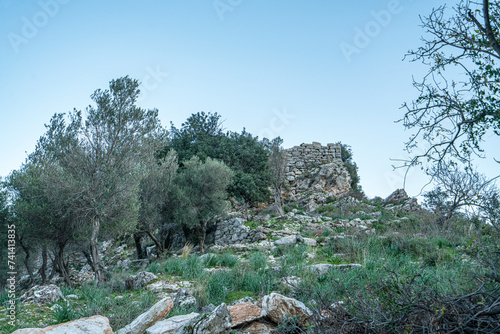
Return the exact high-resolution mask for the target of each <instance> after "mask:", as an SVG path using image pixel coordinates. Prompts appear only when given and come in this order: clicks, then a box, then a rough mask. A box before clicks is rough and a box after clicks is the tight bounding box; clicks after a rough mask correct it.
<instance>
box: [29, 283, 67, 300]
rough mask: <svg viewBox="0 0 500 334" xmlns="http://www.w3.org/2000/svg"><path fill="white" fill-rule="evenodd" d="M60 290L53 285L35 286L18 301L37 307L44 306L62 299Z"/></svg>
mask: <svg viewBox="0 0 500 334" xmlns="http://www.w3.org/2000/svg"><path fill="white" fill-rule="evenodd" d="M62 296H63V294H62V292H61V289H59V287H58V286H57V285H55V284H49V285H35V286H34V287H32V288H31V289H29V290H28V291H27V292H26V293H25V294H23V295H22V296H21V297H20V298H19V299H20V301H21V302H24V303H34V304H37V305H45V304H49V303H55V302H57V301H58V300H59V298H62Z"/></svg>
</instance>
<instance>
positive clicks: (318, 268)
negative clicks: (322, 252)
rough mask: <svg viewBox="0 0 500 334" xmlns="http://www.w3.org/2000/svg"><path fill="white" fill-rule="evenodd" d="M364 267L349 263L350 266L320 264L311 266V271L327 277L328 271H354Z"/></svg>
mask: <svg viewBox="0 0 500 334" xmlns="http://www.w3.org/2000/svg"><path fill="white" fill-rule="evenodd" d="M362 267H363V266H362V265H361V264H359V263H348V264H335V265H333V264H329V263H318V264H313V265H311V266H309V270H311V271H312V272H313V273H315V274H316V275H326V274H327V273H328V271H330V270H332V269H341V270H346V269H353V268H362Z"/></svg>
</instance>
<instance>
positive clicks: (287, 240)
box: [274, 235, 297, 246]
mask: <svg viewBox="0 0 500 334" xmlns="http://www.w3.org/2000/svg"><path fill="white" fill-rule="evenodd" d="M295 243H297V236H296V235H291V236H288V237H283V238H281V239H279V240H276V241H275V242H274V244H275V245H276V246H287V245H293V244H295Z"/></svg>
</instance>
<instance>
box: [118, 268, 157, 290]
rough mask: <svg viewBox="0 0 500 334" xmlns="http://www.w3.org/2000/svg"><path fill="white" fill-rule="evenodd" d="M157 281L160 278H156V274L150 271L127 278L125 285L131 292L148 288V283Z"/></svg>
mask: <svg viewBox="0 0 500 334" xmlns="http://www.w3.org/2000/svg"><path fill="white" fill-rule="evenodd" d="M155 279H158V276H156V275H155V274H153V273H150V272H148V271H141V272H140V273H138V274H137V275H132V276H130V277H129V278H127V279H126V281H125V285H126V287H127V288H129V289H131V290H137V289H140V288H142V287H144V286H146V285H147V284H148V283H150V282H152V281H154V280H155Z"/></svg>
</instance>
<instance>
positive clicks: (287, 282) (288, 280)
mask: <svg viewBox="0 0 500 334" xmlns="http://www.w3.org/2000/svg"><path fill="white" fill-rule="evenodd" d="M300 283H302V278H300V277H297V276H288V277H283V278H282V279H281V285H282V286H283V287H285V288H288V289H292V290H295V289H297V288H298V286H299V284H300Z"/></svg>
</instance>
